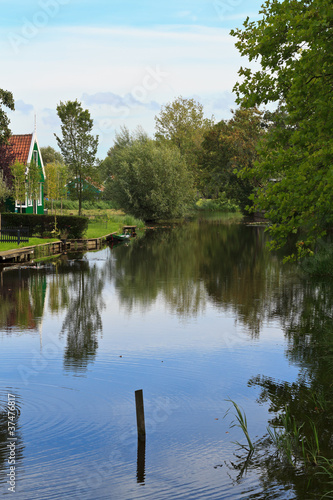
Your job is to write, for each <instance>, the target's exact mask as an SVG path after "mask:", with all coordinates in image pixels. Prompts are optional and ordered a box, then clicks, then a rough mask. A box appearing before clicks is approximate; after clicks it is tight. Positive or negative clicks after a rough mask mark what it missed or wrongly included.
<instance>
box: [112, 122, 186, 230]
mask: <svg viewBox="0 0 333 500" xmlns="http://www.w3.org/2000/svg"><path fill="white" fill-rule="evenodd" d="M123 139H124V134H122V135H121V136H120V137H119V136H118V139H117V140H116V145H115V147H114V149H113V151H112V154H111V156H110V160H111V162H110V163H111V165H110V168H109V174H110V177H109V180H108V183H107V184H108V186H107V187H108V190H109V192H110V196H111V199H112V200H114V201H116V202H117V203H118V204H119V205H120V206H121V208H123V209H125V210H126V211H128V212H129V213H131V214H133V215H134V216H136V217H140V218H142V219H145V220H148V219H150V220H151V219H161V218H165V219H167V218H172V217H177V216H180V215H182V214H183V213H184V210H185V208H186V205H187V204H188V202H189V201H191V200H192V199H193V190H192V179H193V176H192V174H191V173H190V172H189V171H188V168H187V165H186V162H185V160H184V158H182V156H181V154H180V152H179V150H178V149H177V148H176V147H175V146H172V145H170V144H158V143H156V142H155V141H153V140H151V139H149V138H148V137H147V136H146V135H144V134H143V133H142V131H141V132H139V134H134V135H132V136H129V137H128V138H127V139H128V143H127V144H126V140H123Z"/></svg>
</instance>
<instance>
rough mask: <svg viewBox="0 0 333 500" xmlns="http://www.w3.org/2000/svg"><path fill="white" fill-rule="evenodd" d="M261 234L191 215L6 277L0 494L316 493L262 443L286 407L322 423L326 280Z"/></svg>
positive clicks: (44, 498) (125, 499)
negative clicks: (239, 413) (316, 278)
mask: <svg viewBox="0 0 333 500" xmlns="http://www.w3.org/2000/svg"><path fill="white" fill-rule="evenodd" d="M265 239H266V237H265V234H264V231H263V229H262V228H261V227H255V226H246V225H244V224H239V223H230V221H228V219H222V220H206V219H200V220H197V221H194V222H190V223H188V224H184V225H180V226H176V227H171V228H158V229H154V230H148V231H147V232H146V234H145V235H144V236H143V237H142V238H141V239H138V238H137V239H135V240H132V241H131V242H130V244H129V245H128V246H124V245H119V246H116V247H114V248H112V249H111V248H105V249H103V250H101V251H98V252H88V253H86V254H84V255H79V256H76V257H71V256H67V258H66V257H65V256H64V257H63V258H62V259H60V260H59V261H57V262H56V263H53V264H51V263H50V264H47V265H44V266H43V265H39V266H38V267H36V268H29V269H5V270H2V271H1V274H0V278H1V283H0V284H1V287H0V343H1V352H0V382H1V384H0V387H1V390H0V492H1V495H2V496H4V497H6V496H8V497H9V498H18V499H19V500H25V499H27V500H34V499H41V500H48V499H61V500H62V499H83V500H84V499H88V500H102V499H103V500H104V499H112V500H113V499H114V500H136V499H138V500H139V499H149V500H164V499H165V500H166V499H179V500H199V499H200V500H201V499H206V500H220V499H233V500H239V499H275V498H276V499H293V498H297V499H306V500H308V499H310V498H320V497H321V495H320V494H319V493H318V491H319V490H320V484H319V486H318V484H312V485H310V486H308V485H307V479H306V477H305V476H304V474H303V475H302V474H301V473H298V474H293V473H290V474H289V473H288V471H287V472H286V471H285V470H282V469H281V468H280V469H279V467H278V466H277V465H276V459H275V458H274V456H273V455H272V453H270V454H269V451H268V449H267V446H266V445H265V440H264V439H263V438H264V436H265V435H267V430H266V428H267V425H268V423H269V422H270V421H272V420H273V419H274V418H275V416H276V413H277V412H278V411H279V410H281V409H283V408H284V406H285V405H286V404H291V403H292V402H294V404H296V403H297V404H298V402H299V404H298V406H297V408H296V409H295V411H298V412H304V414H305V417H304V418H306V415H307V414H308V413H309V412H311V411H313V412H318V411H321V412H322V414H323V415H325V411H324V409H323V408H322V407H319V403H318V402H317V400H318V399H319V397H320V395H321V396H322V397H325V396H327V394H328V393H331V390H332V387H331V384H332V382H331V380H332V352H333V351H332V341H331V340H330V337H331V333H332V331H331V323H332V297H333V294H332V285H331V284H330V283H327V282H324V281H321V282H309V281H305V280H303V279H301V277H299V275H298V274H297V273H296V269H295V267H290V266H289V267H286V266H284V265H282V262H281V259H280V257H278V256H276V255H272V254H269V253H268V252H267V250H266V248H265ZM329 354H330V355H329ZM137 389H143V394H144V403H145V417H146V430H147V439H146V444H145V446H144V445H143V444H141V445H140V446H138V442H137V431H136V414H135V397H134V392H135V390H137ZM309 390H311V391H314V392H315V393H316V396H314V399H313V401H312V402H311V401H310V399H311V398H310V399H309V397H307V391H309ZM8 394H10V395H11V396H10V397H9V400H10V402H9V403H8ZM300 394H302V395H303V396H304V397H303V396H302V397H301V395H300ZM311 394H312V393H311ZM311 397H312V396H311ZM229 398H230V399H232V400H233V401H235V402H236V403H237V404H238V405H239V406H241V407H242V409H243V410H244V411H245V413H246V416H247V421H248V430H249V434H250V437H251V439H252V440H253V442H258V450H259V451H256V453H255V454H254V456H253V457H250V458H249V457H247V452H246V450H245V449H240V448H239V446H238V445H237V444H235V441H238V442H239V443H241V444H244V445H245V444H246V440H245V437H244V435H243V433H242V431H241V430H240V429H239V428H238V427H231V424H232V421H233V420H234V419H235V417H234V413H235V411H234V410H233V409H231V410H230V411H229V413H228V414H227V415H226V416H225V413H226V411H227V410H228V409H229V408H231V403H230V402H229V401H227V400H228V399H229ZM315 398H317V399H315ZM8 405H9V406H8ZM14 405H15V408H16V409H17V415H16V416H15V420H14V421H13V422H12V421H11V420H8V414H7V410H9V409H13V407H14ZM318 407H319V409H318ZM224 417H225V418H224ZM322 418H324V417H322ZM323 422H324V420H323ZM8 423H9V424H10V425H11V424H12V423H14V424H15V429H14V430H13V434H12V437H13V438H16V439H15V440H14V441H13V440H10V436H9V434H8ZM323 425H324V423H323ZM11 428H12V427H11ZM322 432H327V418H326V420H325V428H323V429H322ZM331 433H332V428H331V429H330V433H328V435H327V439H326V441H327V443H329V440H330V439H331V438H330V436H331ZM331 441H332V440H331ZM11 443H14V444H15V446H14V445H12V444H11ZM331 445H332V443H331ZM13 455H15V470H14V469H12V477H11V479H12V480H13V479H14V476H15V481H14V483H15V494H13V493H12V492H11V491H8V488H9V487H10V483H8V481H9V479H10V476H8V474H9V473H10V463H9V460H10V458H11V457H13ZM269 456H270V457H271V459H269V458H268V457H269ZM12 467H13V466H12ZM13 473H14V475H13ZM311 488H312V489H311ZM318 488H319V490H318ZM325 491H326V490H325Z"/></svg>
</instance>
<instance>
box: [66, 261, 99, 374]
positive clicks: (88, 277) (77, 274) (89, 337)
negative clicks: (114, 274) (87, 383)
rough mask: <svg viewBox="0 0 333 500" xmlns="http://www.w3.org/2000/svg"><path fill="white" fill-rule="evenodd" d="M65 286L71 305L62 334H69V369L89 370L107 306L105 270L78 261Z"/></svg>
mask: <svg viewBox="0 0 333 500" xmlns="http://www.w3.org/2000/svg"><path fill="white" fill-rule="evenodd" d="M71 271H72V272H71V273H70V274H68V276H67V283H64V286H65V287H66V289H67V291H68V304H67V312H66V316H65V319H64V321H63V325H62V329H61V334H62V335H63V334H65V333H66V334H67V345H66V349H65V354H64V363H65V368H66V369H74V370H85V369H86V367H87V365H88V363H89V362H91V361H92V360H93V359H94V357H95V355H96V351H97V348H98V334H99V333H100V332H101V331H102V318H101V311H102V309H103V307H104V302H103V299H102V291H103V287H104V279H103V273H102V271H101V270H100V269H99V268H98V267H97V266H94V265H92V264H89V263H88V262H85V261H77V262H75V266H74V268H72V269H71Z"/></svg>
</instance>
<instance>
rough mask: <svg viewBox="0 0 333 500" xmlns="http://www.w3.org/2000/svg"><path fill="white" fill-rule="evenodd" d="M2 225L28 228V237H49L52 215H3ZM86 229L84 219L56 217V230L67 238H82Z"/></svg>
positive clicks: (86, 223)
mask: <svg viewBox="0 0 333 500" xmlns="http://www.w3.org/2000/svg"><path fill="white" fill-rule="evenodd" d="M1 220H2V225H3V226H8V227H20V226H23V227H28V228H29V236H33V235H39V236H44V235H46V234H47V235H50V234H51V233H52V232H53V231H54V223H55V217H54V215H36V214H13V213H5V214H2V217H1ZM87 227H88V219H87V218H86V217H76V216H73V215H58V216H57V229H58V232H59V233H64V232H66V233H68V238H76V239H79V238H82V237H83V235H84V233H85V231H86V230H87Z"/></svg>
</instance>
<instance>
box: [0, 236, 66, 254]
mask: <svg viewBox="0 0 333 500" xmlns="http://www.w3.org/2000/svg"><path fill="white" fill-rule="evenodd" d="M53 241H59V238H29V243H20V244H19V245H17V244H16V243H0V252H5V251H6V250H17V249H18V248H24V247H31V246H35V245H44V243H52V242H53Z"/></svg>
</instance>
